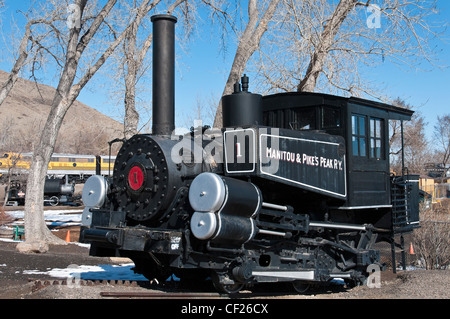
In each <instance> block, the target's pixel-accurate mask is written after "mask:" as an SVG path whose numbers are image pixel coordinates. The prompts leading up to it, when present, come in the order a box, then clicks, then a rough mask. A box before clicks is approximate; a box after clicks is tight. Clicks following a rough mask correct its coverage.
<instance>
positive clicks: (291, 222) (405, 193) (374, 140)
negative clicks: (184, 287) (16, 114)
mask: <svg viewBox="0 0 450 319" xmlns="http://www.w3.org/2000/svg"><path fill="white" fill-rule="evenodd" d="M152 22H153V33H154V40H153V41H154V47H153V63H154V64H153V110H154V116H153V133H152V134H140V135H135V136H133V137H132V138H130V139H129V140H127V141H124V142H123V146H122V148H121V150H120V151H119V153H118V155H117V157H116V162H115V165H114V171H113V176H112V178H105V177H103V176H100V175H96V176H93V177H91V178H89V179H88V180H87V182H86V184H85V186H84V189H83V201H84V203H85V206H86V208H85V210H84V212H83V217H82V221H83V227H82V230H81V233H80V241H84V242H89V243H91V248H90V254H91V255H93V256H126V257H130V258H131V259H132V260H133V261H134V263H135V271H136V272H138V273H142V274H144V275H145V276H146V277H147V278H149V279H153V278H157V279H158V280H165V279H166V278H167V277H168V276H169V275H171V274H173V273H174V274H176V275H177V276H178V277H179V278H181V280H182V281H194V282H195V281H198V280H201V279H204V278H205V277H208V276H210V277H211V278H212V280H213V283H214V285H215V287H216V288H217V289H218V290H220V291H223V292H226V293H233V292H236V291H239V290H240V289H241V288H242V287H243V286H244V285H246V284H255V283H261V282H280V281H288V282H292V283H293V287H294V288H295V289H296V290H297V291H299V292H303V291H304V289H305V288H306V287H307V286H308V285H309V284H311V283H328V282H330V281H331V280H332V279H333V278H337V277H339V278H343V279H344V280H345V281H347V282H348V283H351V284H362V283H365V282H366V281H367V280H368V278H369V277H370V275H371V273H372V271H373V270H381V269H383V265H382V264H381V263H380V256H379V251H378V250H376V249H375V247H374V245H375V243H376V242H378V241H382V240H384V241H388V242H390V243H391V244H392V245H395V240H394V239H395V236H396V235H398V234H400V235H403V234H404V233H407V232H411V231H413V229H414V228H416V227H418V226H419V225H418V221H419V211H418V201H417V196H416V195H417V193H418V183H417V182H416V181H417V177H416V176H412V175H401V176H391V175H390V173H389V156H388V155H389V152H388V120H389V119H395V120H400V121H403V120H409V119H410V118H411V115H412V114H413V112H412V111H410V110H405V109H402V108H398V107H394V106H391V105H387V104H382V103H376V102H373V101H368V100H363V99H358V98H343V97H337V96H332V95H327V94H319V93H280V94H274V95H268V96H264V97H262V96H261V95H259V94H253V93H251V92H249V91H248V78H247V77H246V76H244V77H242V81H241V82H242V83H237V84H236V85H235V90H234V93H233V94H230V95H227V96H224V97H223V98H222V105H223V118H224V120H223V127H224V129H222V130H221V131H218V130H213V133H212V131H209V130H208V128H197V129H194V130H193V131H192V133H191V134H187V135H184V136H175V135H173V134H172V132H173V131H174V128H175V125H174V107H175V101H174V89H175V87H174V26H175V23H176V18H175V17H173V16H170V15H157V16H153V17H152ZM241 85H242V86H241ZM207 134H208V138H202V137H204V136H205V135H207ZM199 152H200V156H199ZM393 247H394V246H393Z"/></svg>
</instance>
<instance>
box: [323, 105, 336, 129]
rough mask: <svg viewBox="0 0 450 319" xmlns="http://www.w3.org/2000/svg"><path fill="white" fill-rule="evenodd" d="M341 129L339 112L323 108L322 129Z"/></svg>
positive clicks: (330, 108) (332, 108)
mask: <svg viewBox="0 0 450 319" xmlns="http://www.w3.org/2000/svg"><path fill="white" fill-rule="evenodd" d="M334 127H341V110H340V109H337V108H334V107H330V106H324V107H323V108H322V128H334Z"/></svg>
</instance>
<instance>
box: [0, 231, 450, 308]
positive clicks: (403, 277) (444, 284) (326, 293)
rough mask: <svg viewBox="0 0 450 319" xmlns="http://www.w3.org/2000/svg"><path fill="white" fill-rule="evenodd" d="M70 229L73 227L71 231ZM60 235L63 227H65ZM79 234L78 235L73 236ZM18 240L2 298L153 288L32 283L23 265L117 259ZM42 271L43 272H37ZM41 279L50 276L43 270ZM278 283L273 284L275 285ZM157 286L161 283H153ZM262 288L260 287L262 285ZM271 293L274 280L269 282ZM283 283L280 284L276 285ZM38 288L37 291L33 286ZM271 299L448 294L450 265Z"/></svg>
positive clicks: (3, 252) (8, 250)
mask: <svg viewBox="0 0 450 319" xmlns="http://www.w3.org/2000/svg"><path fill="white" fill-rule="evenodd" d="M71 234H72V231H71ZM60 236H61V237H64V236H65V235H64V233H63V232H61V234H60ZM72 238H75V237H72ZM16 245H17V244H16V243H14V242H3V241H0V287H1V289H0V299H104V298H106V297H102V296H101V295H100V292H102V291H116V292H117V291H146V292H149V291H152V288H148V287H145V288H144V287H139V286H137V287H130V286H124V285H114V284H107V285H98V286H79V287H72V286H67V285H50V286H47V287H45V288H42V289H38V290H36V289H33V288H35V287H33V285H34V283H33V282H30V281H29V280H28V279H29V278H30V277H31V278H36V277H37V276H33V275H27V274H24V270H39V271H46V270H49V269H53V268H67V266H69V265H71V264H77V265H99V264H102V265H103V264H114V263H117V261H115V260H111V259H110V258H99V257H91V256H89V250H88V248H86V247H81V246H78V245H76V244H73V243H71V244H68V245H63V246H51V247H50V250H49V251H48V252H47V253H45V254H22V253H19V252H17V251H16V249H15V246H16ZM38 277H39V276H38ZM39 278H41V279H45V278H49V277H48V276H45V275H40V277H39ZM274 287H275V286H274ZM155 289H158V287H155ZM261 289H265V287H263V288H259V291H261ZM266 289H267V291H266V292H269V293H270V290H271V289H272V288H271V287H270V286H268V287H266ZM275 289H279V287H277V288H275ZM33 290H35V291H33ZM264 298H270V299H450V270H433V271H431V270H428V271H427V270H413V271H398V272H397V274H393V273H392V270H387V271H384V272H382V273H381V282H380V288H369V287H367V286H360V287H355V288H346V287H337V288H332V289H323V288H320V289H318V290H311V291H310V292H309V293H307V294H305V295H298V294H286V293H283V294H277V293H276V292H274V294H273V295H269V296H265V297H264Z"/></svg>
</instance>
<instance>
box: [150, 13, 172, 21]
mask: <svg viewBox="0 0 450 319" xmlns="http://www.w3.org/2000/svg"><path fill="white" fill-rule="evenodd" d="M161 19H167V20H172V21H174V22H177V21H178V19H177V17H175V16H173V15H170V14H156V15H154V16H152V17H151V18H150V20H151V21H152V22H154V21H155V20H161Z"/></svg>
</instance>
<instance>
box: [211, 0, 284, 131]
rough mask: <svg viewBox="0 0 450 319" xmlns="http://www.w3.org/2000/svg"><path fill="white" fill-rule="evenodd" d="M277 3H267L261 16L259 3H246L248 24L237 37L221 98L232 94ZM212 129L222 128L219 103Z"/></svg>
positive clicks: (255, 0) (274, 1) (251, 1)
mask: <svg viewBox="0 0 450 319" xmlns="http://www.w3.org/2000/svg"><path fill="white" fill-rule="evenodd" d="M279 2H280V0H271V1H269V2H268V4H267V7H266V8H265V11H264V12H263V13H262V15H261V13H260V11H259V9H258V8H262V7H263V6H262V5H261V3H259V4H258V1H257V0H249V1H248V23H247V25H246V27H245V30H244V32H243V34H242V36H240V37H239V44H238V47H237V49H236V53H235V56H234V60H233V64H232V65H231V70H230V73H229V75H228V79H227V82H226V84H225V88H224V90H223V93H222V96H223V95H227V94H231V93H232V91H233V85H234V83H236V82H237V81H238V80H239V78H240V77H241V76H242V74H243V72H244V70H245V67H246V65H247V62H248V61H249V59H250V58H251V56H252V55H253V53H255V51H256V50H258V48H259V44H260V42H261V38H262V36H263V35H264V33H265V32H266V31H267V28H268V24H269V22H270V21H271V19H272V17H273V15H274V13H275V10H276V8H277V6H278V4H279ZM214 127H222V103H221V102H220V103H219V106H218V108H217V112H216V117H215V120H214Z"/></svg>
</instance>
